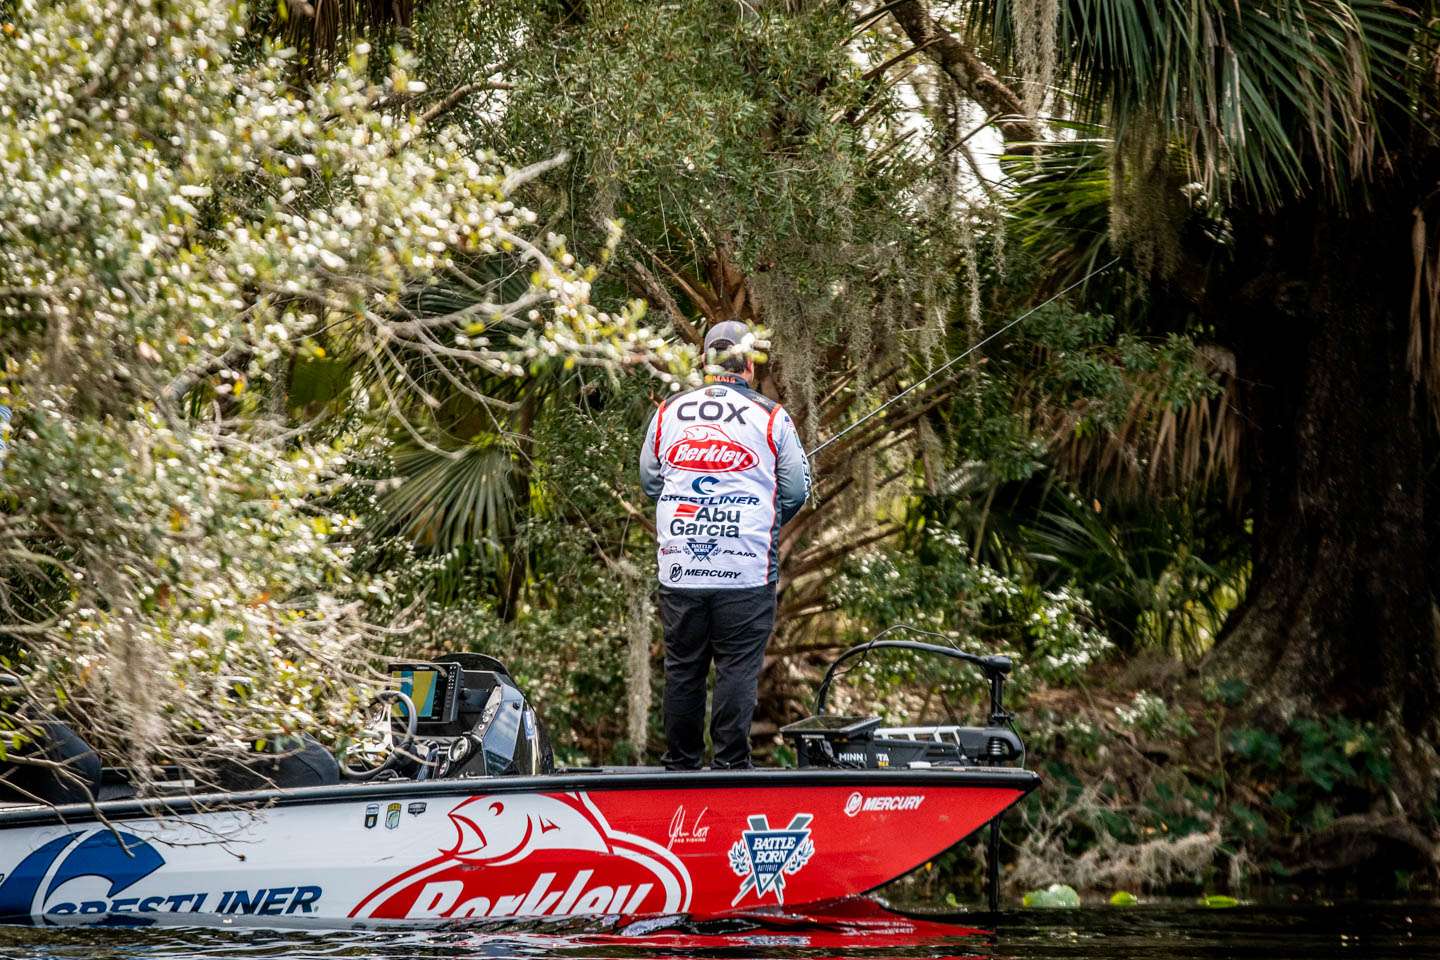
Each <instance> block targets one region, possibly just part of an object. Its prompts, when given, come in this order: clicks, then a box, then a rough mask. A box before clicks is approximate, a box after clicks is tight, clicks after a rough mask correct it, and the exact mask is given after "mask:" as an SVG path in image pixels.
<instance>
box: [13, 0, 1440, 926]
mask: <svg viewBox="0 0 1440 960" xmlns="http://www.w3.org/2000/svg"><path fill="white" fill-rule="evenodd" d="M1096 24H1105V28H1104V29H1103V30H1101V29H1097V28H1096V26H1095V25H1096ZM1437 24H1440V4H1437V3H1436V2H1435V0H1255V2H1249V0H1247V2H1246V3H1243V4H1237V3H1234V2H1232V0H1187V2H1175V3H1169V4H1161V5H1156V4H1136V3H1132V2H1128V0H1124V2H1122V0H1067V2H1065V3H1059V2H1054V0H956V2H948V3H942V2H939V0H899V2H890V3H884V2H875V0H869V2H864V0H848V2H834V0H753V2H747V3H735V2H733V0H692V2H687V3H681V4H671V3H655V2H652V0H543V2H538V0H423V2H417V3H394V4H374V3H358V2H343V0H341V2H336V3H330V4H312V3H305V2H299V0H254V2H251V3H249V4H242V3H239V2H235V0H188V2H179V0H87V2H80V0H0V405H3V407H5V408H8V409H9V411H10V413H11V415H10V416H9V417H8V418H6V419H4V420H3V421H0V443H3V447H0V671H4V672H6V673H10V674H13V675H14V676H15V677H17V678H18V683H19V686H18V688H14V689H11V688H6V691H5V692H3V693H0V764H9V765H11V766H12V767H13V766H14V765H15V764H20V765H25V764H31V765H34V764H36V763H43V761H42V760H40V759H39V758H37V756H36V755H35V753H34V731H35V729H36V723H37V722H39V721H41V720H43V719H44V718H46V717H59V718H63V719H65V720H66V721H67V722H69V723H70V724H71V725H72V726H74V727H75V728H76V729H77V730H78V731H80V732H81V733H82V734H83V735H84V736H85V738H86V739H87V740H88V741H89V742H91V743H93V744H94V745H95V746H96V748H97V749H98V750H99V751H100V753H101V756H102V757H103V758H104V760H105V762H106V763H109V764H114V765H124V766H128V767H130V768H131V769H132V770H133V771H135V776H136V778H137V782H138V783H139V784H140V786H141V788H142V790H143V789H144V788H145V787H146V785H147V784H148V783H149V782H150V781H151V780H152V779H153V778H154V777H155V776H157V775H158V771H159V768H160V766H161V765H166V764H178V765H180V766H181V767H183V768H184V769H185V770H186V771H188V772H189V773H190V774H191V775H192V776H193V778H194V779H195V780H196V781H197V783H199V784H201V785H212V784H213V783H214V782H215V770H216V769H217V768H219V767H221V766H223V765H224V764H226V763H230V762H233V761H236V760H237V759H238V760H244V759H245V758H246V757H248V756H249V755H250V754H252V753H253V752H254V751H256V750H260V749H266V748H267V745H269V744H273V743H275V742H277V741H281V740H284V739H285V738H290V737H294V736H296V735H298V734H301V733H309V734H313V735H315V736H316V737H318V738H319V739H321V740H322V741H324V743H325V744H326V745H327V746H329V747H335V746H338V745H341V744H343V743H345V742H347V740H348V738H351V737H353V736H354V735H355V734H356V733H357V731H358V730H359V729H360V728H361V726H362V725H363V717H364V711H365V708H366V706H367V705H368V703H369V701H370V699H371V695H372V693H373V691H374V690H375V689H377V688H378V686H380V685H381V684H383V682H384V676H383V673H382V667H383V664H384V660H385V658H386V657H409V658H414V657H420V656H426V655H434V654H437V653H440V652H442V651H447V650H457V649H464V650H472V651H481V652H484V653H487V654H491V655H493V656H496V657H499V658H500V659H502V660H503V661H505V662H506V663H507V664H508V665H509V667H510V669H511V670H512V671H513V673H514V676H515V678H516V680H517V681H518V682H519V684H520V685H521V686H522V687H523V688H524V689H525V690H526V692H527V694H528V696H529V699H530V700H531V702H533V703H534V704H536V705H537V707H538V709H539V710H540V711H541V713H542V715H543V717H544V719H545V721H546V723H547V725H548V727H549V729H550V730H551V731H552V732H553V737H554V741H555V749H556V753H557V758H558V759H559V760H560V761H561V762H564V763H572V764H583V763H598V762H643V761H646V760H650V761H653V760H654V759H655V757H656V756H657V755H658V753H659V751H660V749H661V745H662V744H661V741H662V737H661V732H660V725H659V692H660V682H661V680H660V675H659V674H660V671H659V662H660V656H661V648H660V637H659V629H658V623H657V617H656V610H655V602H654V590H655V578H654V535H653V533H654V531H653V522H654V520H653V515H652V514H651V513H650V512H649V510H648V509H647V504H646V501H645V498H644V497H643V496H642V494H641V491H640V490H639V485H638V481H637V478H636V476H635V467H634V455H635V451H636V449H637V444H638V443H639V439H640V432H641V431H642V429H643V427H644V425H645V423H646V420H647V417H648V414H649V411H650V410H651V409H652V408H653V405H654V404H655V403H656V402H658V401H659V400H660V399H662V398H664V397H665V396H667V395H669V393H670V392H671V391H673V390H675V389H679V388H680V387H681V386H682V385H686V384H694V383H699V382H700V380H701V378H702V377H703V375H704V373H705V363H706V359H705V358H704V357H703V356H701V351H700V344H701V342H702V337H703V333H704V331H705V330H706V329H708V328H709V327H710V326H711V325H713V324H714V323H717V322H720V321H723V320H727V319H739V320H742V321H745V322H747V323H749V324H751V326H752V328H753V329H754V330H755V332H756V338H755V340H754V342H753V343H751V344H749V345H748V347H747V349H748V350H749V351H750V353H751V354H752V355H753V357H754V359H755V360H756V361H757V363H758V364H759V366H758V369H759V379H758V382H757V387H758V388H759V389H761V390H762V391H763V392H765V393H766V394H767V395H770V396H772V397H776V398H778V399H780V400H782V401H783V402H784V403H785V405H786V409H787V410H788V411H789V412H790V413H791V415H792V416H793V417H794V419H795V421H796V424H797V427H798V429H799V430H800V433H801V436H802V438H803V440H804V443H805V445H806V446H807V448H810V449H815V448H816V447H817V446H818V445H819V444H820V443H821V442H822V441H824V440H825V439H826V438H829V437H832V436H836V435H838V434H839V433H840V432H841V431H842V430H845V429H846V427H847V426H850V425H854V424H857V423H858V422H859V421H860V418H861V417H863V416H864V415H865V414H866V413H868V412H869V411H872V410H874V409H876V408H877V407H879V406H880V405H881V404H882V403H884V402H885V401H887V400H888V399H890V398H892V397H895V396H897V395H899V394H901V393H902V392H903V391H905V390H906V389H907V388H909V387H911V386H914V385H916V384H923V385H922V386H921V387H920V388H919V389H917V390H915V391H913V393H908V394H906V395H905V396H904V398H903V401H902V402H899V403H896V404H893V405H891V406H887V407H886V408H885V410H884V412H883V413H882V414H881V415H879V416H877V417H875V418H874V419H873V420H869V421H866V422H865V423H864V425H863V426H860V427H859V428H857V429H855V430H854V431H853V432H850V433H847V434H846V435H845V436H844V437H843V439H841V440H840V441H839V442H837V443H836V444H834V445H833V446H830V447H828V448H826V449H825V450H824V452H823V453H822V454H821V455H819V456H817V457H816V458H815V462H814V463H813V464H812V467H813V470H814V473H815V478H816V489H815V496H814V498H813V500H812V502H811V503H810V505H808V506H807V507H806V508H805V510H804V511H803V512H802V513H801V514H800V515H799V516H798V517H797V518H796V519H795V520H793V521H792V522H791V523H790V524H789V525H788V526H787V527H786V528H785V530H784V531H783V532H782V535H781V536H782V542H781V547H780V555H781V559H780V563H781V580H780V595H779V611H778V615H777V626H776V631H775V634H774V637H773V639H772V642H771V647H770V650H769V653H768V655H767V662H766V667H765V671H764V674H763V676H762V685H761V705H760V710H759V712H758V714H757V722H756V727H755V729H754V734H755V738H756V744H757V748H758V749H759V750H760V752H761V756H762V757H765V758H767V759H768V760H770V761H772V762H776V763H782V764H783V763H788V762H793V758H791V757H788V756H787V755H786V752H785V750H784V748H783V747H782V746H781V745H780V743H779V738H778V736H777V733H776V731H777V730H778V728H779V727H780V726H782V725H783V724H785V723H787V722H789V721H791V720H794V719H797V718H799V717H801V716H804V715H805V714H807V713H808V712H809V705H810V702H811V698H812V696H813V686H814V683H815V682H816V680H817V679H818V677H819V674H820V671H821V670H822V669H823V664H824V663H825V662H826V660H827V659H828V658H829V657H831V656H833V655H834V654H835V653H836V652H838V651H839V650H841V649H843V648H845V647H847V646H849V645H850V644H852V643H855V642H858V641H861V640H863V639H865V638H866V637H870V636H873V635H874V634H875V633H876V632H878V631H880V630H882V629H884V628H886V627H888V626H890V625H892V624H895V623H908V624H911V625H913V626H915V627H919V628H922V629H925V630H930V631H935V632H937V633H940V634H943V635H945V636H946V637H949V638H952V639H953V642H954V643H956V644H958V645H961V646H963V647H964V648H965V649H967V650H972V651H974V652H977V653H1004V654H1007V655H1010V656H1013V657H1014V658H1015V659H1016V661H1017V671H1016V674H1015V678H1014V681H1015V682H1014V686H1015V694H1014V697H1013V700H1012V703H1011V707H1012V709H1013V710H1014V711H1015V712H1016V715H1017V722H1018V724H1019V725H1020V729H1021V733H1022V734H1023V736H1024V737H1025V740H1026V743H1027V746H1028V748H1029V758H1028V759H1029V763H1030V765H1031V766H1032V767H1033V768H1034V769H1036V770H1037V771H1039V772H1040V773H1041V774H1042V776H1043V777H1044V778H1045V785H1044V787H1043V788H1042V789H1041V790H1039V791H1037V792H1036V793H1035V794H1034V795H1032V796H1031V797H1030V798H1028V799H1027V800H1026V802H1025V803H1024V805H1023V806H1022V807H1021V808H1019V810H1018V812H1016V813H1013V814H1012V815H1011V816H1010V817H1008V818H1007V820H1006V824H1005V843H1004V846H1003V848H1002V866H1003V876H1004V880H1005V883H1006V885H1007V888H1008V889H1010V890H1011V891H1013V892H1015V893H1016V894H1025V893H1031V894H1034V895H1035V902H1037V903H1038V902H1040V901H1043V900H1045V899H1046V898H1047V897H1048V898H1051V899H1054V898H1057V897H1058V898H1060V899H1062V900H1066V901H1068V900H1069V898H1070V893H1068V892H1066V891H1065V890H1064V889H1060V887H1068V888H1071V889H1072V890H1073V891H1079V893H1081V894H1084V895H1085V896H1086V897H1087V898H1109V897H1110V896H1112V895H1119V894H1126V895H1132V896H1137V897H1142V898H1143V897H1148V896H1159V895H1178V896H1183V897H1217V898H1224V897H1242V896H1246V895H1247V891H1253V890H1300V889H1304V890H1316V889H1320V890H1326V891H1335V892H1337V893H1338V894H1339V895H1344V896H1365V897H1387V896H1403V897H1433V896H1434V895H1435V893H1436V884H1437V882H1440V757H1437V753H1436V748H1437V743H1440V627H1437V621H1436V613H1435V611H1436V610H1437V609H1440V478H1437V476H1436V467H1435V464H1436V462H1437V458H1436V456H1435V452H1436V451H1437V450H1440V231H1436V229H1435V226H1434V225H1435V224H1436V223H1437V222H1440V192H1437V191H1436V190H1435V184H1436V183H1437V182H1440V136H1437V133H1436V131H1437V130H1440V115H1437V114H1440V28H1437ZM1112 261H1114V262H1113V265H1112ZM1082 278H1084V280H1085V282H1083V283H1079V284H1077V281H1080V280H1081V279H1082ZM1072 285H1075V287H1074V289H1073V290H1071V291H1070V292H1068V293H1066V294H1065V295H1064V296H1062V297H1059V298H1058V299H1056V300H1055V301H1054V302H1053V303H1047V300H1049V299H1050V298H1053V297H1055V296H1056V294H1057V293H1059V292H1061V291H1065V290H1066V289H1067V288H1069V287H1071V286H1072ZM1039 304H1045V305H1044V306H1043V308H1042V309H1039V310H1036V311H1035V312H1034V314H1033V315H1032V316H1028V317H1026V318H1025V320H1024V321H1023V322H1022V323H1018V324H1016V325H1015V326H1014V328H1013V329H1010V330H1008V331H1007V332H1006V333H1005V334H1004V336H1002V337H997V338H996V339H995V340H994V341H993V342H989V343H985V345H984V346H983V349H980V350H977V351H975V352H974V353H973V354H971V355H967V356H965V357H964V359H963V361H962V362H959V363H957V364H955V366H954V367H953V368H951V369H949V370H947V371H946V373H945V374H944V375H943V376H940V377H936V378H934V379H933V380H928V381H926V380H924V378H925V377H926V375H927V374H928V373H930V372H931V371H933V370H936V369H937V368H939V367H941V366H942V365H943V364H945V363H946V362H947V361H948V360H950V359H951V358H955V357H960V356H961V355H962V354H963V353H964V352H965V351H966V350H969V349H971V348H972V347H975V346H976V345H977V344H981V342H982V341H984V340H985V338H986V337H987V336H988V335H990V334H992V333H995V332H996V331H999V330H1001V329H1003V328H1004V327H1005V325H1006V324H1008V323H1010V322H1011V321H1012V320H1014V319H1015V318H1017V317H1020V316H1021V315H1022V314H1025V313H1026V311H1027V310H1030V309H1031V308H1033V307H1035V306H1036V305H1039ZM843 685H844V687H845V690H844V691H842V692H837V698H838V701H837V704H838V706H839V707H840V708H851V707H853V708H854V709H857V710H860V709H865V710H867V711H868V710H870V709H872V707H873V709H874V710H875V711H876V712H880V713H884V714H887V715H893V716H895V717H900V716H904V717H906V718H907V719H914V720H922V719H924V720H931V721H943V720H945V719H947V718H949V717H965V716H967V715H970V716H973V715H974V712H976V711H978V709H979V706H978V705H979V702H980V701H979V695H980V693H981V692H982V691H980V690H979V687H980V686H981V684H979V683H977V682H975V678H973V677H967V676H964V675H960V674H957V673H956V672H954V671H948V672H947V671H936V670H933V669H931V668H929V667H927V666H925V665H923V664H921V663H919V662H918V661H916V660H913V659H910V658H907V657H905V656H903V655H900V656H892V657H886V658H880V657H876V658H867V659H866V660H865V661H864V662H863V663H861V664H858V665H856V666H855V667H854V669H852V670H850V671H849V672H848V673H847V675H846V676H845V678H844V684H843ZM4 769H5V767H4V766H0V770H4ZM982 858H983V850H971V849H968V848H967V849H962V850H959V851H957V852H956V853H955V854H953V855H952V856H948V857H946V858H942V859H941V860H939V861H937V862H935V863H934V864H931V865H927V867H925V868H922V870H920V871H919V872H917V873H916V874H915V875H914V876H913V877H911V878H909V879H907V880H906V881H904V882H903V883H902V884H901V885H900V886H899V887H897V888H896V890H897V891H898V893H897V895H905V896H909V895H910V894H911V893H918V894H921V895H923V896H925V897H927V898H928V899H929V900H930V901H931V902H945V900H946V897H947V896H950V895H963V894H964V893H965V892H966V891H973V890H974V889H976V888H977V887H978V880H979V878H980V877H981V876H982V868H981V864H982ZM1056 885H1060V886H1059V887H1056ZM1052 887H1054V888H1055V889H1052ZM961 899H962V901H963V899H964V897H963V896H961ZM1225 902H1226V901H1224V900H1223V899H1217V900H1215V901H1213V903H1212V905H1217V906H1219V905H1224V903H1225Z"/></svg>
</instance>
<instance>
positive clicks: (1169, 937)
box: [0, 904, 1440, 960]
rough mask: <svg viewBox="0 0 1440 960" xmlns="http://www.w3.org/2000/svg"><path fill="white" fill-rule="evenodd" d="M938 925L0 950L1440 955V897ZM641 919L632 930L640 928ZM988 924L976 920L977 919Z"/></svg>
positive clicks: (6, 953)
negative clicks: (1433, 901)
mask: <svg viewBox="0 0 1440 960" xmlns="http://www.w3.org/2000/svg"><path fill="white" fill-rule="evenodd" d="M946 919H947V920H948V921H949V923H947V925H946V926H944V927H935V926H932V925H929V924H919V925H916V926H915V927H913V928H907V927H906V926H905V925H904V924H900V925H896V926H894V928H893V929H891V928H886V929H883V930H882V929H879V928H875V927H862V928H856V927H854V926H853V925H846V924H843V923H842V924H838V925H836V924H827V923H825V922H805V923H793V922H792V923H786V924H780V925H765V926H760V925H756V924H753V923H746V924H743V925H736V924H708V925H704V924H702V925H690V926H677V925H674V924H669V925H656V926H650V925H640V924H637V925H633V926H631V927H629V928H626V929H625V930H623V931H614V930H612V931H595V930H593V929H582V928H565V929H556V928H553V927H545V928H538V929H534V928H532V929H523V928H522V929H513V928H512V929H505V930H495V929H484V928H470V929H445V930H381V931H373V930H371V931H339V930H274V929H266V928H247V927H241V926H234V925H224V926H214V927H146V928H95V927H69V928H55V927H52V928H48V929H37V928H28V927H0V960H20V958H24V960H31V958H38V957H47V958H48V957H54V958H65V960H121V958H124V960H178V958H189V957H203V958H216V960H220V958H232V957H233V958H237V960H238V958H244V960H260V958H264V960H312V958H314V960H320V958H324V960H350V958H353V960H368V958H383V960H392V958H393V960H410V958H417V960H460V958H469V957H486V958H488V957H526V958H540V960H547V958H555V960H562V958H563V960H579V958H590V957H594V958H618V957H638V958H652V957H653V958H657V960H658V958H660V957H676V956H692V957H713V958H717V960H721V958H756V960H762V958H816V960H818V958H821V957H825V958H855V960H870V958H876V960H878V958H891V957H895V958H899V957H976V958H1025V960H1042V958H1043V960H1049V958H1057V960H1058V958H1065V960H1139V958H1146V960H1190V958H1196V960H1199V958H1205V960H1218V958H1229V957H1236V958H1257V960H1313V958H1330V957H1345V958H1377V960H1378V958H1389V957H1404V958H1436V957H1440V908H1437V907H1435V906H1431V905H1397V904H1346V905H1339V906H1326V907H1303V908H1299V907H1297V908H1276V907H1238V908H1234V909H1229V910H1204V909H1199V908H1192V907H1177V906H1173V905H1169V906H1152V907H1147V906H1140V907H1134V908H1129V909H1120V908H1098V907H1097V908H1086V909H1081V910H1065V911H1058V910H1057V911H1038V910H1037V911H1016V912H1011V913H1007V914H1003V915H1002V916H1001V917H1000V918H999V919H998V920H995V921H993V922H988V923H987V922H986V920H985V918H984V916H983V915H974V914H972V915H968V916H967V915H963V914H962V915H951V916H949V917H948V918H946ZM637 927H638V928H639V929H637ZM979 927H984V928H985V929H983V930H980V929H975V928H979Z"/></svg>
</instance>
